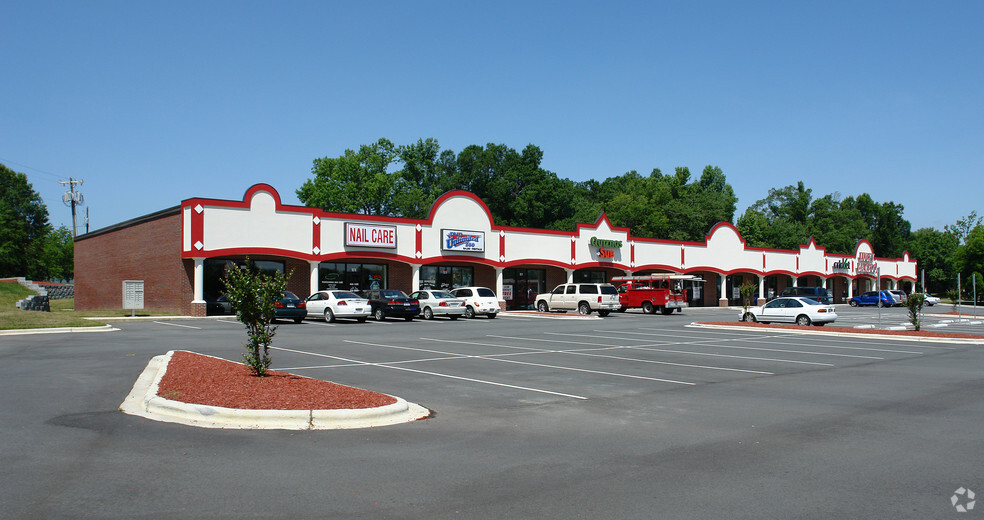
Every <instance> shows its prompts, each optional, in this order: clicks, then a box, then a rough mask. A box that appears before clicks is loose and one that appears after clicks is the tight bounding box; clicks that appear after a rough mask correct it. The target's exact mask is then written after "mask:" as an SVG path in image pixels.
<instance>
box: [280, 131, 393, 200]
mask: <svg viewBox="0 0 984 520" xmlns="http://www.w3.org/2000/svg"><path fill="white" fill-rule="evenodd" d="M396 158H397V150H396V147H395V146H394V145H393V143H392V142H390V141H389V140H388V139H380V140H378V141H376V142H375V143H374V144H371V145H362V146H360V147H359V151H358V152H356V151H353V150H345V153H344V154H342V155H341V156H340V157H334V158H332V157H322V158H320V159H315V160H314V165H313V166H312V167H311V173H312V174H313V175H314V178H313V179H308V180H307V181H305V182H304V184H303V185H302V186H301V188H300V189H298V190H297V198H298V199H299V200H300V201H301V202H302V203H304V205H306V206H312V207H320V208H324V209H325V210H326V211H333V212H339V213H363V214H366V215H384V216H387V215H393V214H394V213H395V211H394V206H393V204H394V200H395V199H394V196H393V195H394V189H395V186H396V183H395V177H394V176H392V175H390V172H389V169H390V166H391V165H392V164H393V162H394V160H395V159H396Z"/></svg>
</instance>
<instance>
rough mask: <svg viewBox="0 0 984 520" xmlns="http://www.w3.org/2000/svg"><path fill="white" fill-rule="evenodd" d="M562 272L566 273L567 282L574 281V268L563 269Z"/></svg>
mask: <svg viewBox="0 0 984 520" xmlns="http://www.w3.org/2000/svg"><path fill="white" fill-rule="evenodd" d="M564 272H565V273H567V283H574V270H573V269H564Z"/></svg>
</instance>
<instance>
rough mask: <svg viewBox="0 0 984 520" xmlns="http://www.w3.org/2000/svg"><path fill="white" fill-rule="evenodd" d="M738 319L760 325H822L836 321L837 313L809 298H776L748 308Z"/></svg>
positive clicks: (830, 306) (828, 306) (830, 307)
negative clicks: (759, 323)
mask: <svg viewBox="0 0 984 520" xmlns="http://www.w3.org/2000/svg"><path fill="white" fill-rule="evenodd" d="M738 318H739V319H740V320H742V321H757V322H761V323H772V322H776V323H795V324H797V325H810V324H813V325H823V324H825V323H833V322H834V320H836V319H837V312H836V311H835V310H834V306H833V305H825V304H823V303H820V302H818V301H816V300H813V299H810V298H776V299H775V300H772V301H770V302H769V303H766V304H765V305H762V306H759V307H749V308H748V310H747V311H742V313H741V315H740V316H739V317H738Z"/></svg>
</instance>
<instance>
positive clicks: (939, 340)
mask: <svg viewBox="0 0 984 520" xmlns="http://www.w3.org/2000/svg"><path fill="white" fill-rule="evenodd" d="M687 327H693V328H704V329H722V330H744V331H749V330H752V331H761V330H768V332H770V333H771V332H780V333H787V334H814V335H819V336H838V337H844V338H861V339H864V338H869V339H881V340H896V341H917V342H926V343H959V344H964V345H984V339H979V338H966V339H964V338H932V337H919V336H901V335H896V334H860V333H851V332H839V331H829V330H813V329H803V330H795V329H780V328H775V329H773V328H769V329H760V328H752V327H742V326H740V325H733V326H732V325H708V324H706V323H697V322H691V323H690V325H687Z"/></svg>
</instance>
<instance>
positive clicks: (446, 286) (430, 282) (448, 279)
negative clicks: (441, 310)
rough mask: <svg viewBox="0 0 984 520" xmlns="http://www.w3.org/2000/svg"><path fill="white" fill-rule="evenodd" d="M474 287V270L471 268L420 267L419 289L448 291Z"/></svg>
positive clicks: (449, 266) (450, 266) (447, 266)
mask: <svg viewBox="0 0 984 520" xmlns="http://www.w3.org/2000/svg"><path fill="white" fill-rule="evenodd" d="M473 285H475V268H474V267H471V266H453V265H424V266H421V267H420V288H421V289H441V290H444V291H450V290H451V289H456V288H458V287H470V286H473Z"/></svg>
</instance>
